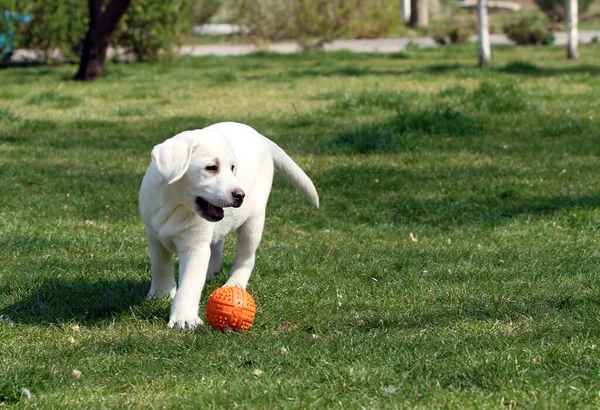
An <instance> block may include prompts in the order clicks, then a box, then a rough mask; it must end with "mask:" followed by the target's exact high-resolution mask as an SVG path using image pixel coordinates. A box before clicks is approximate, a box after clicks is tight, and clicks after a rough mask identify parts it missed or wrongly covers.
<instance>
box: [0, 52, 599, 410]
mask: <svg viewBox="0 0 600 410" xmlns="http://www.w3.org/2000/svg"><path fill="white" fill-rule="evenodd" d="M493 53H494V55H493V58H494V66H493V67H492V68H490V69H487V70H479V69H477V68H476V67H475V65H474V63H475V62H476V49H475V47H474V46H473V45H470V46H466V47H459V48H439V49H435V50H409V51H408V52H407V53H402V54H394V55H364V54H351V53H332V54H320V53H315V54H308V55H291V56H278V55H272V54H259V55H254V56H247V57H228V58H216V57H210V58H193V59H192V58H188V59H183V60H182V61H180V62H179V63H177V64H173V65H118V66H109V67H108V73H107V76H106V77H105V78H103V79H100V80H99V81H96V82H95V83H91V84H81V83H75V82H72V81H70V77H71V76H72V75H73V73H74V72H75V68H74V67H72V66H62V67H56V68H55V67H32V68H17V69H8V70H2V71H0V84H1V86H0V178H1V179H0V181H1V183H0V315H1V320H0V407H2V406H9V407H10V406H15V405H16V406H17V407H29V406H31V407H36V408H59V407H68V408H80V407H87V408H113V407H133V408H137V407H162V406H164V407H167V408H190V407H192V406H196V407H202V408H233V407H236V406H239V407H245V408H281V407H289V408H361V407H364V408H384V407H386V408H517V407H525V408H585V407H590V408H597V407H598V405H600V355H599V351H600V275H598V271H599V270H600V251H599V241H600V178H599V174H600V158H599V155H600V126H599V119H600V103H599V101H600V65H599V64H598V61H600V48H583V49H582V50H581V54H582V58H581V60H579V61H578V62H569V61H567V60H566V59H565V58H564V57H565V51H564V50H563V49H562V48H561V49H557V48H520V49H512V48H495V49H494V50H493ZM222 120H234V121H241V122H244V123H247V124H250V125H252V126H254V127H255V128H256V129H258V130H259V131H260V132H262V133H263V134H265V135H267V136H268V137H270V138H271V139H273V140H275V141H276V142H277V143H279V144H280V145H281V146H282V147H283V148H284V149H286V150H287V152H288V153H289V154H290V155H291V156H292V157H293V158H295V159H296V160H297V162H298V163H299V164H300V165H301V166H302V167H303V168H304V169H305V170H306V172H307V173H308V174H309V175H310V176H311V177H312V178H313V180H314V181H315V185H316V186H317V189H318V190H319V192H320V196H321V204H322V206H321V209H319V210H317V209H314V208H312V207H311V206H310V205H309V204H308V203H307V202H306V201H305V200H304V199H303V198H302V197H301V196H300V195H299V194H296V193H295V191H294V188H293V187H292V186H291V185H290V184H289V183H287V182H286V181H284V180H283V178H281V177H279V176H276V180H275V184H274V189H273V192H272V195H271V200H270V204H269V209H268V214H267V215H268V216H267V226H266V229H265V234H264V237H263V241H262V244H261V247H260V248H259V252H258V258H257V264H256V267H255V270H254V274H253V276H252V278H251V280H250V285H249V288H248V290H249V291H250V292H251V293H252V295H253V296H254V298H255V299H256V301H257V304H258V313H257V317H256V320H255V323H254V326H253V327H252V329H251V330H250V331H249V332H247V333H244V334H237V333H225V334H220V333H218V332H216V331H213V330H211V329H210V328H207V327H202V328H200V329H198V330H196V331H194V332H187V333H186V332H177V331H174V330H170V329H168V328H167V326H166V321H167V318H168V314H169V308H170V305H169V302H168V301H165V300H152V301H148V300H145V294H146V292H147V291H148V289H149V286H150V273H149V258H148V254H147V248H146V242H145V236H144V233H143V225H142V222H141V220H140V218H139V216H138V209H137V195H138V189H139V185H140V183H141V178H142V175H143V173H144V171H145V168H146V167H147V165H148V162H149V160H150V155H149V154H150V150H151V148H152V147H153V145H155V144H157V143H159V142H161V141H163V140H164V139H166V138H168V137H170V136H172V135H174V134H175V133H177V132H179V131H181V130H185V129H193V128H201V127H203V126H206V125H208V124H210V123H213V122H218V121H222ZM228 245H229V246H226V252H225V254H226V255H225V259H226V263H225V264H224V272H223V273H222V275H221V276H220V278H219V279H218V280H216V281H212V282H209V283H208V284H207V287H206V288H205V292H204V294H203V298H202V306H201V310H202V311H203V308H204V303H205V301H206V298H207V296H208V294H209V293H210V292H211V291H212V290H214V289H215V288H216V287H218V286H220V285H221V284H222V283H224V281H225V278H226V276H227V273H228V271H229V269H230V267H231V257H232V253H233V252H232V247H231V245H232V242H231V241H229V242H228ZM74 370H76V372H75V373H74ZM78 372H79V373H78ZM24 389H26V390H24ZM29 396H30V397H29Z"/></svg>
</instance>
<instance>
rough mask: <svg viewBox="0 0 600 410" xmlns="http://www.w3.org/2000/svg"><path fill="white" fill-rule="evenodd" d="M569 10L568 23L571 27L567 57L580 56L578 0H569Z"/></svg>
mask: <svg viewBox="0 0 600 410" xmlns="http://www.w3.org/2000/svg"><path fill="white" fill-rule="evenodd" d="M568 3H569V10H568V15H567V25H568V28H569V37H568V41H567V58H569V59H573V60H574V59H576V58H579V50H578V46H579V33H578V31H577V22H578V14H579V10H578V4H577V0H568Z"/></svg>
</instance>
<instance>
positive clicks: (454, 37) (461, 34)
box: [431, 25, 472, 44]
mask: <svg viewBox="0 0 600 410" xmlns="http://www.w3.org/2000/svg"><path fill="white" fill-rule="evenodd" d="M471 34H472V31H471V30H470V29H469V28H465V27H463V26H459V25H451V26H448V27H440V28H437V29H435V30H434V31H433V32H432V34H431V36H432V37H433V39H434V40H435V41H436V42H437V43H438V44H466V43H467V42H468V41H469V38H471Z"/></svg>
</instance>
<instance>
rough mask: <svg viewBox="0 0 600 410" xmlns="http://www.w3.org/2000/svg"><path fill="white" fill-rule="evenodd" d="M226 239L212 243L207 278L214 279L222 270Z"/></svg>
mask: <svg viewBox="0 0 600 410" xmlns="http://www.w3.org/2000/svg"><path fill="white" fill-rule="evenodd" d="M224 243H225V240H224V239H222V240H220V241H219V242H217V243H213V244H212V245H210V261H209V262H208V272H207V274H206V279H207V280H210V279H214V278H216V277H217V276H218V275H219V272H220V271H221V263H223V245H224Z"/></svg>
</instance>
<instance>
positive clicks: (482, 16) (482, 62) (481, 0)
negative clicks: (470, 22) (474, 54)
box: [477, 0, 492, 67]
mask: <svg viewBox="0 0 600 410" xmlns="http://www.w3.org/2000/svg"><path fill="white" fill-rule="evenodd" d="M477 18H478V27H477V29H478V31H479V33H478V34H479V66H480V67H484V66H486V65H488V64H489V62H490V61H491V60H492V51H491V49H490V30H489V25H488V13H487V0H478V3H477Z"/></svg>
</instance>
